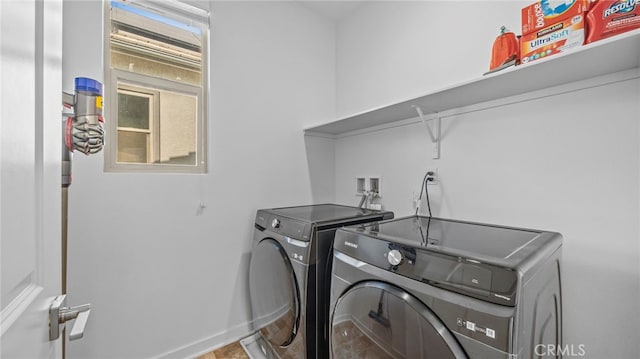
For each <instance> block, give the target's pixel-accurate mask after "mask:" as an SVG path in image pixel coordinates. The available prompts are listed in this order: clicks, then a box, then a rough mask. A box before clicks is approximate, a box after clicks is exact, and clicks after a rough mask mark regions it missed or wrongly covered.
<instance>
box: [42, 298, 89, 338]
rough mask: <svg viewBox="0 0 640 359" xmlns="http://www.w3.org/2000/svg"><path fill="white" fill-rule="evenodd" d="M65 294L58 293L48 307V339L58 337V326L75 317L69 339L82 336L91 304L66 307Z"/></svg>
mask: <svg viewBox="0 0 640 359" xmlns="http://www.w3.org/2000/svg"><path fill="white" fill-rule="evenodd" d="M66 304H67V295H66V294H63V295H59V296H57V297H55V299H54V300H53V303H52V304H51V307H49V340H56V339H58V338H59V337H60V326H61V325H64V324H65V323H66V322H67V321H69V320H73V319H75V322H74V323H73V327H72V328H71V332H70V333H69V340H76V339H80V338H82V336H83V335H84V329H85V327H86V325H87V320H89V314H91V304H83V305H78V306H76V307H67V306H66Z"/></svg>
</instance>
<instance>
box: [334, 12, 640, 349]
mask: <svg viewBox="0 0 640 359" xmlns="http://www.w3.org/2000/svg"><path fill="white" fill-rule="evenodd" d="M520 6H521V4H518V3H510V2H500V3H499V4H498V3H488V2H469V1H466V2H446V4H445V2H438V3H436V2H411V3H401V2H375V3H369V4H367V5H365V6H364V7H363V8H361V9H359V11H358V12H356V13H355V14H353V15H352V16H351V17H349V18H346V19H344V20H343V21H341V22H340V23H339V26H338V33H337V39H338V40H337V41H338V46H337V66H338V67H337V73H338V87H337V93H338V97H337V104H338V113H339V115H342V116H344V115H348V114H350V113H354V112H359V111H363V110H367V109H369V108H373V107H378V106H382V105H385V104H388V103H391V102H394V101H395V100H398V99H407V98H410V97H411V96H414V95H416V94H419V93H426V92H429V91H432V90H436V89H438V88H442V87H445V86H447V85H451V84H454V83H457V82H461V81H464V80H468V79H472V78H476V77H478V76H480V74H481V73H482V72H484V71H486V70H487V67H488V62H489V54H490V49H491V45H492V42H493V39H494V38H495V36H496V34H497V29H498V28H499V27H500V25H502V24H506V25H507V26H510V27H511V28H514V29H516V30H517V26H518V25H519V9H520ZM485 7H486V8H485ZM481 8H484V9H485V10H487V11H486V12H484V14H483V15H482V21H477V19H476V21H473V22H466V23H465V21H470V20H469V19H471V18H474V17H476V18H477V16H479V15H478V13H472V12H473V11H475V10H479V9H481ZM463 11H464V12H463ZM460 21H462V22H460ZM479 23H482V24H483V25H476V27H475V28H473V29H471V28H470V26H471V25H470V24H479ZM445 24H449V25H445ZM514 26H515V27H514ZM460 29H464V31H461V30H460ZM445 36H446V37H447V40H446V41H444V40H443V39H442V38H443V37H445ZM639 99H640V83H639V80H637V79H636V80H631V81H624V82H620V83H617V84H613V85H607V86H601V87H596V88H592V89H587V90H580V91H575V92H570V93H567V94H564V95H560V96H553V97H548V98H541V99H537V100H530V101H525V102H522V103H519V104H511V105H504V106H499V107H497V108H493V109H487V110H482V111H478V112H474V113H469V114H466V115H458V116H452V117H448V118H445V119H444V120H443V140H442V152H441V155H442V158H441V159H439V160H433V159H432V158H431V154H432V152H431V151H432V148H431V145H430V140H429V137H428V135H427V134H426V132H425V130H424V128H423V127H422V125H421V124H413V125H406V126H400V127H395V128H390V129H385V130H379V131H374V132H369V133H363V134H358V135H354V136H350V137H344V138H340V139H337V140H336V141H335V154H334V156H335V175H336V200H337V202H347V201H354V193H353V188H354V186H355V185H354V183H353V182H354V178H355V176H356V175H360V174H363V173H364V174H367V173H370V174H371V173H375V174H380V175H381V176H382V193H383V198H382V202H383V203H384V204H385V206H386V208H387V209H390V210H393V211H395V212H396V217H399V216H402V215H409V214H411V213H412V212H413V206H412V199H413V195H414V194H417V193H419V191H420V181H421V180H422V177H423V175H424V172H425V171H426V169H428V168H437V170H438V174H439V176H440V180H441V183H440V185H438V186H436V187H430V189H431V193H430V194H431V197H432V202H431V203H432V207H433V208H432V209H433V211H434V215H435V216H441V217H445V218H447V217H448V218H457V219H466V220H472V221H481V222H489V223H496V224H505V225H511V226H523V227H529V228H538V229H546V230H553V231H558V232H561V233H562V234H563V236H564V243H563V265H564V266H563V268H562V270H563V273H562V280H563V282H562V286H563V293H562V294H563V309H564V343H565V344H573V345H574V347H576V348H577V345H579V344H584V345H585V350H586V356H587V357H591V358H637V356H638V352H640V344H639V342H638V340H637V335H636V334H635V333H637V332H638V331H640V309H639V308H638V305H637V304H638V303H639V302H640V268H639V266H638V263H639V262H640V245H639V238H640V232H639V223H640V222H639V219H640V209H639V198H640V197H639V195H640V190H639V188H640V186H639V185H640V176H639V172H640V148H639V143H640V129H639V124H638V119H639V118H640V105H639V103H640V101H639ZM422 213H426V206H425V207H423V210H422Z"/></svg>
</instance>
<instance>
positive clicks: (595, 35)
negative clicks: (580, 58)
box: [586, 0, 640, 44]
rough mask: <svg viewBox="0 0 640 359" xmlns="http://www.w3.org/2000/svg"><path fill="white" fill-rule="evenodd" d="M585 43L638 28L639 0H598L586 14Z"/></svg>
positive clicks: (639, 22)
mask: <svg viewBox="0 0 640 359" xmlns="http://www.w3.org/2000/svg"><path fill="white" fill-rule="evenodd" d="M587 24H588V29H589V35H588V36H587V41H586V43H587V44H588V43H591V42H594V41H598V40H601V39H604V38H607V37H611V36H614V35H618V34H621V33H623V32H626V31H630V30H633V29H638V28H640V0H600V1H598V2H596V4H595V5H594V6H593V8H592V9H591V10H590V11H589V13H588V14H587Z"/></svg>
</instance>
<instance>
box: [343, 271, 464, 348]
mask: <svg viewBox="0 0 640 359" xmlns="http://www.w3.org/2000/svg"><path fill="white" fill-rule="evenodd" d="M330 343H331V352H332V354H333V356H332V358H334V359H341V358H437V359H441V358H466V357H467V356H466V354H465V353H464V350H462V348H461V347H460V344H459V343H458V342H457V340H456V339H455V338H454V336H453V334H451V332H449V330H448V329H447V328H446V327H445V326H444V324H443V323H442V322H441V321H440V319H438V318H437V317H436V316H435V314H433V312H432V311H431V310H430V309H429V308H428V307H427V306H426V305H424V304H423V303H422V302H421V301H419V300H418V299H417V298H415V297H413V296H412V295H410V294H408V293H407V292H405V291H403V290H401V289H399V288H397V287H395V286H392V285H389V284H385V283H380V282H365V283H361V284H357V285H355V286H354V287H352V288H351V289H349V290H347V292H346V293H344V294H343V295H342V296H341V297H340V299H338V302H337V303H336V307H335V310H334V312H333V314H332V318H331V339H330Z"/></svg>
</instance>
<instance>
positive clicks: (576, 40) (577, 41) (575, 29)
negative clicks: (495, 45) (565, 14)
mask: <svg viewBox="0 0 640 359" xmlns="http://www.w3.org/2000/svg"><path fill="white" fill-rule="evenodd" d="M584 25H585V19H584V16H583V15H576V16H574V17H572V18H569V19H565V20H564V21H561V22H559V23H556V24H554V25H551V26H549V27H546V28H543V29H541V30H538V31H536V32H532V33H529V34H527V35H524V36H522V37H521V38H520V62H521V63H523V64H526V63H528V62H531V61H535V60H539V59H542V58H545V57H548V56H552V55H555V54H558V53H561V52H566V51H569V50H572V49H577V48H579V47H580V46H582V44H583V43H584V39H585V28H584Z"/></svg>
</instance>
